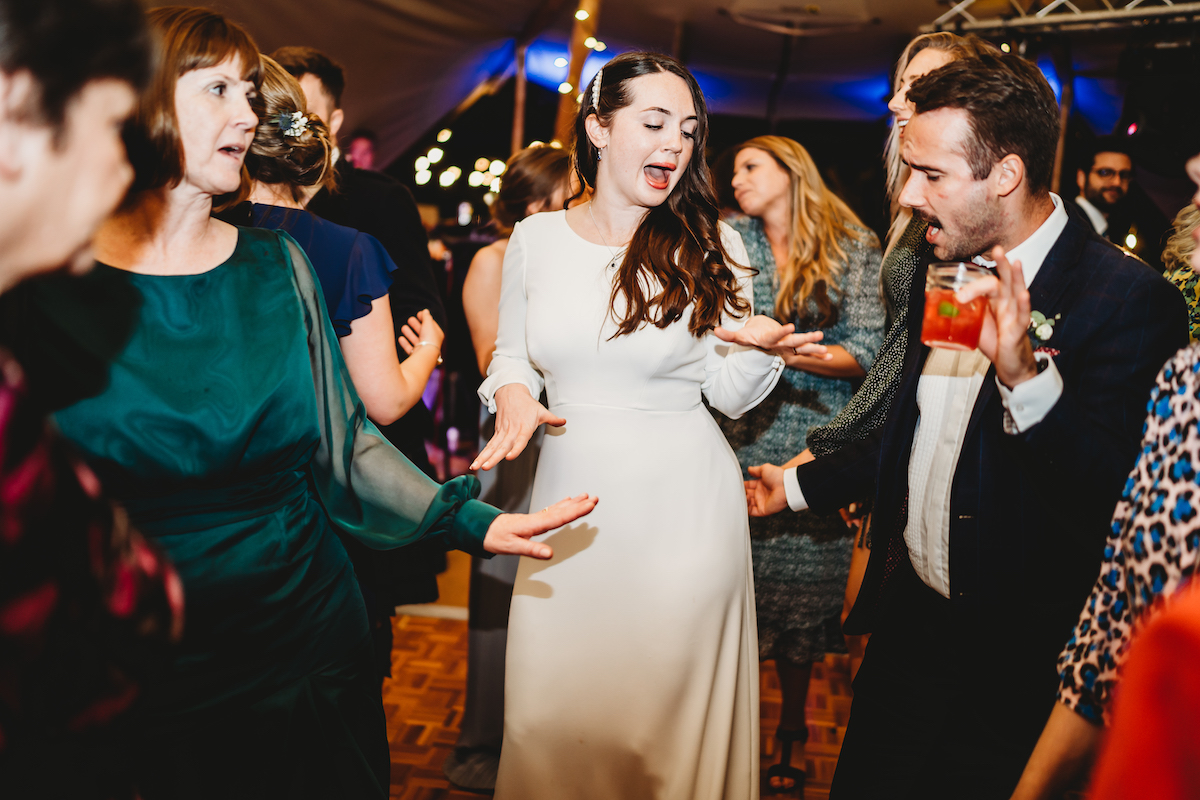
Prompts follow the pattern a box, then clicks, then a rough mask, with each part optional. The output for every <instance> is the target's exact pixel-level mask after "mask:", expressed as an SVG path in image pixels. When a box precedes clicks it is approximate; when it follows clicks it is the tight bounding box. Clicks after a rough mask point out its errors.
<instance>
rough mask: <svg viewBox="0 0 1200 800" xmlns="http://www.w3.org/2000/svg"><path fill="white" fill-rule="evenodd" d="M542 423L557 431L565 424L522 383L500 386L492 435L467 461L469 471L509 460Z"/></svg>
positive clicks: (564, 421) (523, 446) (517, 454)
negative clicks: (534, 397)
mask: <svg viewBox="0 0 1200 800" xmlns="http://www.w3.org/2000/svg"><path fill="white" fill-rule="evenodd" d="M543 424H545V425H553V426H554V427H556V428H560V427H562V426H563V425H566V424H567V421H566V420H565V419H563V418H562V417H557V416H555V415H554V414H551V413H550V412H549V411H548V410H547V409H546V407H545V406H544V405H542V404H541V403H539V402H538V401H537V400H534V399H533V397H532V396H531V395H530V394H529V389H527V388H526V387H525V386H523V385H522V384H519V383H510V384H508V385H506V386H501V387H500V388H499V389H497V390H496V432H495V434H493V435H492V438H491V440H490V441H488V443H487V446H486V447H484V448H483V450H482V451H480V453H479V455H478V456H476V457H475V460H474V461H473V462H471V469H491V468H492V467H494V466H496V465H497V464H499V463H500V461H501V460H502V459H508V460H509V461H512V460H513V459H514V458H516V457H517V456H519V455H521V451H523V450H524V449H525V446H526V445H528V444H529V439H530V438H531V437H532V436H533V434H534V431H536V430H537V429H538V426H539V425H543Z"/></svg>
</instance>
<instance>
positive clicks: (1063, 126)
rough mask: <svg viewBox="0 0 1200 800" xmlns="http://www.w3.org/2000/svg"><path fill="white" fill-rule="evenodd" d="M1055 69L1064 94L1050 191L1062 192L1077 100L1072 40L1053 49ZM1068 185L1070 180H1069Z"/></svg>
mask: <svg viewBox="0 0 1200 800" xmlns="http://www.w3.org/2000/svg"><path fill="white" fill-rule="evenodd" d="M1051 52H1052V55H1053V57H1054V71H1055V72H1057V73H1058V81H1059V83H1060V84H1062V96H1061V97H1060V99H1059V111H1058V114H1059V129H1058V146H1057V147H1055V148H1054V172H1053V173H1052V174H1051V176H1050V191H1052V192H1054V193H1055V194H1061V192H1059V187H1061V186H1062V170H1063V156H1064V154H1065V151H1066V144H1067V122H1068V121H1069V120H1070V119H1071V106H1072V104H1074V102H1075V66H1074V64H1073V63H1072V61H1071V40H1070V39H1064V40H1063V41H1061V42H1059V43H1057V46H1056V47H1054V48H1053V49H1052V51H1051ZM1067 185H1068V186H1070V182H1069V181H1068V184H1067Z"/></svg>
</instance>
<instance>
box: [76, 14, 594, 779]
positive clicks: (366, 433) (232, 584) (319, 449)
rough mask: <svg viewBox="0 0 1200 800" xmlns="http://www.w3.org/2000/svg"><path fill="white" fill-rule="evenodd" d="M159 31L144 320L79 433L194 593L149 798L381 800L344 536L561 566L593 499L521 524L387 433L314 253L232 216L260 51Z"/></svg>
mask: <svg viewBox="0 0 1200 800" xmlns="http://www.w3.org/2000/svg"><path fill="white" fill-rule="evenodd" d="M148 18H149V20H150V24H151V27H152V29H154V30H155V32H157V34H158V35H159V38H160V41H161V53H162V58H161V60H160V62H159V65H158V73H157V75H156V76H155V79H154V87H153V89H152V91H151V92H149V93H147V94H146V95H144V96H143V98H142V101H141V105H140V107H139V110H138V114H137V123H140V124H139V125H137V126H136V131H135V132H136V133H137V134H138V135H136V136H135V137H134V138H133V139H132V141H133V142H134V143H135V147H136V148H137V160H138V163H140V164H149V165H154V164H155V163H156V162H157V168H156V169H154V170H152V171H151V172H150V173H149V174H143V175H142V176H139V182H138V184H136V190H135V192H134V194H133V195H132V196H131V197H129V198H128V199H127V201H126V203H125V205H124V207H123V208H122V209H121V210H120V211H119V212H118V213H117V214H116V215H115V216H114V217H113V218H111V219H110V220H109V221H108V222H106V223H105V224H104V226H103V227H102V228H101V229H100V232H99V234H98V236H97V238H96V248H95V252H96V256H97V259H98V260H99V262H100V263H98V264H97V265H96V270H97V271H99V272H102V273H105V274H107V275H109V276H110V277H116V278H119V279H120V280H122V281H125V282H127V283H128V285H129V286H131V287H132V288H134V289H136V290H137V291H138V292H139V293H140V294H141V297H142V302H141V307H140V309H139V311H138V314H137V317H136V320H135V321H134V324H133V332H132V336H131V338H130V340H129V343H128V344H127V345H126V346H125V348H124V349H123V350H122V351H121V352H120V353H119V354H118V355H117V356H116V358H115V360H114V362H113V366H112V370H111V378H110V383H109V386H108V387H107V389H106V390H105V391H104V392H103V393H101V394H100V395H98V396H97V397H94V398H92V399H89V400H84V401H82V402H79V403H77V404H75V405H73V406H71V407H70V408H67V409H66V410H65V411H62V412H60V413H59V414H58V415H57V421H58V425H59V427H60V429H61V430H62V432H63V434H64V435H65V436H66V437H67V438H69V439H71V440H72V441H73V442H74V443H75V445H76V447H77V448H78V449H79V450H80V451H81V452H82V453H83V454H84V456H85V458H86V459H87V460H88V461H89V462H90V463H91V465H92V466H93V467H94V469H95V471H96V473H97V474H98V475H99V476H100V477H101V479H102V480H104V481H105V483H106V485H108V486H109V487H110V490H111V491H112V493H113V495H114V496H115V497H117V498H118V499H120V500H121V501H123V503H124V505H125V508H126V509H127V512H128V515H129V518H130V520H131V521H132V522H133V523H134V524H135V525H136V526H137V527H139V528H140V529H141V530H142V532H143V533H144V534H146V535H147V536H149V537H151V538H153V539H154V540H156V541H157V542H158V543H159V544H160V545H162V547H163V548H164V549H165V550H166V551H167V553H168V555H170V557H171V559H172V560H173V561H174V563H175V565H176V568H177V569H178V571H179V574H180V577H181V579H182V581H183V590H184V593H185V595H186V600H187V619H186V621H185V627H184V633H183V639H182V641H181V643H180V646H179V648H178V652H177V653H176V655H175V658H174V659H173V660H172V662H171V663H170V665H169V669H168V670H167V671H166V674H165V676H164V678H163V680H162V681H161V682H160V684H159V685H158V686H156V687H155V688H153V689H151V690H150V691H147V692H146V693H145V694H144V695H142V696H141V697H140V698H139V699H140V701H141V703H142V705H141V711H142V715H141V723H142V731H141V733H142V736H141V739H142V751H141V755H142V757H143V760H142V763H141V780H140V781H139V793H140V795H141V797H143V798H146V800H157V798H175V797H206V798H207V797H229V798H263V797H289V798H293V797H294V798H332V797H354V798H380V799H381V800H382V798H386V797H387V795H388V785H389V767H390V764H389V758H388V746H387V734H386V728H385V720H384V714H383V706H382V702H381V699H380V695H379V687H378V683H377V681H376V679H375V677H374V672H373V670H372V646H371V640H370V636H369V632H368V626H367V618H366V613H365V609H364V607H363V599H362V595H361V593H360V592H359V589H358V586H357V583H356V581H355V578H354V572H353V570H352V569H351V566H350V562H349V559H348V558H347V556H346V551H345V548H344V547H343V546H342V544H341V542H340V541H339V540H338V535H337V532H341V533H342V534H344V535H346V536H349V537H353V538H355V539H358V540H360V541H363V542H364V543H366V544H368V545H370V546H372V547H376V548H380V549H387V548H393V547H397V546H400V545H403V544H407V543H410V542H413V541H417V540H419V539H421V538H423V537H426V536H433V535H439V534H442V535H444V537H445V539H446V540H447V541H448V542H449V543H450V544H452V545H453V546H457V547H464V548H467V549H469V550H471V551H472V552H476V553H482V552H483V551H484V550H485V549H486V550H488V551H493V552H509V553H512V552H516V553H526V554H530V555H534V556H546V555H549V548H547V547H546V546H545V545H543V544H534V543H530V542H528V541H526V540H525V539H524V538H522V537H523V536H529V535H532V534H534V533H537V532H540V531H544V530H548V529H550V528H553V527H555V526H558V525H561V524H563V523H564V522H567V521H569V520H571V519H574V518H575V517H576V516H578V515H579V514H580V513H585V512H586V511H587V510H588V509H589V508H590V506H591V501H589V500H586V499H582V498H581V499H579V500H576V501H574V502H564V503H561V504H558V505H556V506H555V507H552V508H550V509H548V510H547V511H545V512H542V513H541V514H538V515H529V516H522V515H517V514H506V515H503V516H500V512H499V511H497V510H496V509H493V508H491V507H490V506H487V505H485V504H483V503H480V502H479V501H477V500H474V499H472V498H473V497H474V495H476V494H477V492H478V485H477V484H476V482H475V480H474V478H471V477H464V478H459V479H455V480H453V481H451V482H449V483H447V484H446V485H444V486H438V485H437V484H435V483H434V482H433V481H431V480H429V479H428V478H427V477H426V476H425V475H424V474H423V473H421V472H420V471H419V470H417V469H416V468H415V467H413V466H412V464H411V463H409V462H408V460H407V459H405V458H404V457H403V456H402V455H400V453H399V452H398V451H396V450H395V449H394V448H393V447H392V446H391V445H389V444H388V443H387V441H386V440H384V439H383V438H382V437H381V436H380V435H379V432H378V430H377V429H376V428H375V426H374V425H373V424H372V423H371V422H370V421H369V420H368V419H367V416H366V412H365V410H364V408H363V404H362V402H361V400H360V399H359V397H358V394H357V393H356V391H355V388H354V385H353V383H352V382H351V380H350V375H349V373H348V371H347V369H346V366H345V362H344V361H343V359H342V354H341V351H340V349H339V348H338V347H337V344H336V343H337V339H336V336H335V333H334V330H333V326H332V324H331V323H330V320H329V316H328V314H327V313H326V311H325V304H324V302H323V298H322V293H321V288H320V286H319V284H318V283H317V278H316V276H315V274H314V273H313V270H312V267H311V266H310V264H309V261H308V259H307V258H306V257H305V255H304V252H303V250H301V248H300V247H299V246H298V245H297V244H296V242H295V240H293V239H292V238H291V237H290V236H288V235H287V234H286V233H282V232H277V231H273V230H263V229H257V228H239V227H235V226H232V225H229V224H228V223H225V222H222V221H220V220H218V219H216V218H214V217H213V216H212V215H211V210H212V205H213V199H214V198H216V197H222V196H237V195H238V194H239V193H240V192H241V191H242V190H243V185H242V179H243V165H244V159H245V156H246V152H247V150H248V149H249V148H250V145H251V142H252V141H253V139H254V135H255V130H256V128H257V125H258V122H259V120H258V117H257V116H256V115H255V113H254V110H253V108H252V107H251V101H252V100H253V99H254V97H255V95H256V93H257V92H258V89H259V86H260V84H261V82H262V74H263V73H262V65H261V62H260V60H259V54H258V47H257V46H256V45H255V43H254V41H253V40H252V39H251V38H250V36H249V34H247V33H246V31H245V30H244V29H243V28H242V27H241V26H239V25H236V24H235V23H233V22H231V21H229V20H228V19H226V18H225V17H223V16H221V15H220V14H217V13H215V12H212V11H209V10H207V9H201V8H179V7H167V8H157V9H154V10H153V11H151V12H150V13H149V14H148Z"/></svg>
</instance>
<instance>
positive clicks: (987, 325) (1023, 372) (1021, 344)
mask: <svg viewBox="0 0 1200 800" xmlns="http://www.w3.org/2000/svg"><path fill="white" fill-rule="evenodd" d="M991 255H992V258H993V259H994V260H995V262H996V273H997V277H987V278H980V279H979V280H976V281H972V282H971V283H968V284H967V285H966V286H964V287H963V288H961V289H959V290H958V294H957V295H956V296H955V299H957V300H958V302H960V303H969V302H971V301H972V300H974V299H976V298H978V297H986V298H988V306H987V314H985V315H984V318H983V329H982V331H981V332H980V334H979V350H980V352H982V353H983V354H984V355H985V356H987V358H988V360H989V361H991V362H992V364H993V365H994V366H995V367H996V377H997V378H998V379H999V380H1000V382H1001V383H1003V384H1004V385H1005V386H1007V387H1008V388H1009V389H1012V388H1013V387H1015V386H1017V385H1018V384H1021V383H1024V382H1025V381H1027V380H1029V379H1030V378H1032V377H1035V376H1036V375H1037V372H1038V369H1037V359H1036V358H1034V355H1033V345H1031V344H1030V343H1029V336H1028V334H1027V331H1028V330H1029V317H1030V311H1031V306H1030V302H1029V290H1028V289H1027V288H1025V273H1024V272H1023V271H1022V270H1021V262H1020V261H1016V262H1012V263H1010V262H1009V260H1008V256H1006V255H1005V253H1004V248H1002V247H1000V246H998V245H997V246H996V247H994V248H992V253H991Z"/></svg>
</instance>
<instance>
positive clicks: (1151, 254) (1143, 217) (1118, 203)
mask: <svg viewBox="0 0 1200 800" xmlns="http://www.w3.org/2000/svg"><path fill="white" fill-rule="evenodd" d="M1133 172H1134V169H1133V154H1132V152H1131V151H1130V147H1129V140H1128V139H1126V138H1124V137H1121V136H1100V137H1098V138H1097V139H1096V140H1095V141H1094V142H1092V144H1091V146H1090V147H1089V148H1088V152H1087V153H1085V154H1084V158H1083V160H1082V162H1081V163H1080V165H1079V169H1077V170H1076V171H1075V184H1076V186H1078V188H1079V194H1078V195H1076V196H1075V199H1074V200H1067V199H1066V198H1063V199H1064V200H1065V201H1066V203H1067V206H1068V210H1069V211H1071V210H1074V211H1077V212H1078V213H1079V215H1080V216H1081V218H1083V219H1086V220H1087V222H1088V224H1089V225H1091V226H1092V227H1093V228H1094V229H1095V230H1096V233H1098V234H1100V235H1101V236H1103V237H1104V238H1105V239H1108V240H1109V241H1110V242H1112V243H1113V244H1115V245H1116V246H1117V247H1121V248H1123V249H1125V250H1128V251H1129V252H1131V253H1133V254H1134V255H1136V256H1137V257H1138V258H1141V259H1142V260H1143V261H1145V262H1146V263H1147V264H1149V265H1150V266H1152V267H1154V268H1155V269H1158V270H1160V271H1161V270H1162V251H1163V244H1164V242H1163V234H1164V233H1166V232H1167V229H1168V228H1170V223H1169V222H1168V221H1167V218H1166V217H1164V216H1163V214H1162V212H1161V211H1159V210H1158V207H1157V206H1155V205H1154V203H1153V202H1151V201H1150V199H1149V198H1148V197H1146V195H1145V194H1144V193H1142V192H1141V191H1140V189H1138V187H1137V185H1136V184H1135V183H1134V182H1133Z"/></svg>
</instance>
